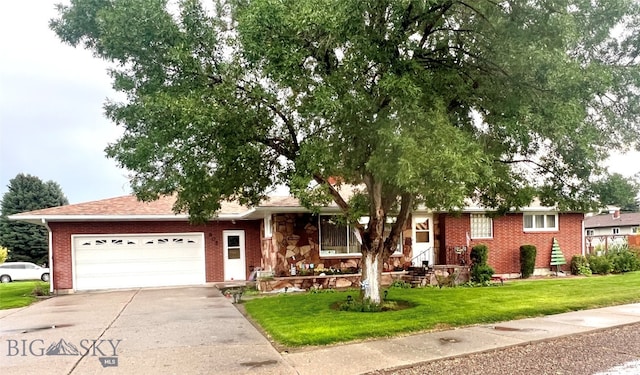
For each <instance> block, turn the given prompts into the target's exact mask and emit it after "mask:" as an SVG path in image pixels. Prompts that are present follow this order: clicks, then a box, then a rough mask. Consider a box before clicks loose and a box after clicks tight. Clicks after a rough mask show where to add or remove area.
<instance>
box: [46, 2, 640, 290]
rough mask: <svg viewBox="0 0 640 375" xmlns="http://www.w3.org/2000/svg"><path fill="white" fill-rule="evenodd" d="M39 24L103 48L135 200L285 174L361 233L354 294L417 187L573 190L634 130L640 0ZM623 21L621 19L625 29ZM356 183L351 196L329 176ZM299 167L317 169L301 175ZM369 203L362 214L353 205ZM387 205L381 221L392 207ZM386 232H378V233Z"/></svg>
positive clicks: (193, 12)
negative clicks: (119, 97)
mask: <svg viewBox="0 0 640 375" xmlns="http://www.w3.org/2000/svg"><path fill="white" fill-rule="evenodd" d="M58 10H59V17H58V18H57V19H54V20H52V21H51V27H52V28H53V30H54V31H55V32H56V33H57V35H58V36H59V37H60V38H61V39H62V41H64V42H66V43H68V44H71V45H73V46H77V45H81V46H83V47H84V48H87V49H89V50H91V51H93V52H94V54H95V55H96V56H97V57H99V58H102V59H105V60H107V61H110V62H112V63H113V69H112V70H111V74H112V76H113V82H114V88H115V89H116V90H119V91H121V92H123V93H124V94H126V100H124V101H123V102H108V103H107V104H106V113H107V116H108V117H109V118H111V119H112V120H113V121H114V122H116V123H117V124H119V125H121V126H123V127H124V134H123V136H122V137H121V138H120V139H119V140H118V141H117V142H116V143H114V144H112V145H110V146H109V148H108V149H107V154H108V155H109V156H110V157H113V158H115V159H116V160H117V161H118V162H119V163H120V165H121V166H123V167H126V168H128V169H129V170H131V171H133V173H134V177H133V180H132V187H133V190H134V192H135V193H136V194H137V195H138V196H139V197H140V198H142V199H154V198H156V197H158V195H161V194H170V193H177V197H178V200H177V203H176V206H175V209H176V210H179V211H188V212H189V214H190V215H191V217H192V218H193V219H194V220H206V219H208V218H210V217H211V216H212V215H214V213H215V211H216V210H217V209H218V208H219V207H220V205H219V204H220V201H221V200H225V199H237V200H239V201H240V202H243V203H248V204H257V203H258V202H259V201H260V199H261V198H263V196H264V194H265V191H267V190H268V189H269V188H270V187H271V186H273V185H274V184H287V185H288V186H289V187H290V189H291V191H292V193H293V194H294V195H295V196H297V197H298V198H300V199H301V201H302V202H303V203H304V204H306V205H309V206H310V207H313V206H316V207H317V206H318V205H320V204H324V203H327V202H329V201H331V200H332V201H335V202H336V203H337V205H338V206H339V207H340V208H341V209H342V211H343V212H344V213H345V217H346V218H347V220H349V221H350V222H351V224H352V225H353V226H354V228H355V229H356V230H357V231H358V232H359V234H360V236H359V237H360V238H361V239H362V247H361V249H362V268H363V269H362V272H363V279H364V280H366V281H367V283H366V287H365V288H364V292H363V296H364V298H369V299H371V300H372V301H373V302H379V301H380V288H379V280H380V273H381V269H382V264H383V260H384V258H385V257H387V256H388V255H389V254H391V253H392V252H393V249H395V246H396V243H397V242H398V241H399V238H400V235H401V229H402V227H403V226H404V225H405V222H406V221H407V219H408V217H409V215H410V212H411V210H412V209H413V208H415V207H416V206H418V205H423V206H426V207H429V208H433V209H456V208H458V207H462V206H463V205H464V200H465V199H466V198H470V199H474V200H476V201H477V202H480V203H483V204H485V205H486V206H489V207H497V208H499V209H509V208H514V207H515V208H517V207H521V206H523V205H526V204H527V203H529V202H530V199H531V198H532V196H533V195H538V196H539V197H541V198H542V199H543V201H544V202H545V203H549V204H554V203H557V204H559V205H560V206H562V207H569V206H578V207H584V204H585V202H591V201H593V200H592V198H593V197H592V196H590V193H589V186H588V184H587V183H588V181H589V180H590V179H591V178H592V175H593V174H597V173H599V172H600V171H601V169H600V167H599V163H598V162H599V160H601V159H602V158H603V157H604V156H605V155H606V154H607V152H608V151H609V150H611V149H616V148H618V147H621V146H622V145H625V144H627V145H628V144H631V145H633V144H635V143H634V142H637V133H638V130H640V129H639V125H638V123H637V122H636V116H637V114H638V97H637V95H636V94H637V92H638V67H637V57H636V56H637V55H638V53H639V51H640V50H639V49H638V47H639V46H638V38H637V33H638V22H639V21H640V19H639V17H638V13H639V11H638V5H637V4H636V2H635V1H633V0H607V1H594V0H512V1H509V0H507V1H491V0H465V1H457V0H423V1H412V0H228V1H225V0H212V1H206V2H205V1H197V0H182V1H178V2H167V1H165V0H138V1H133V0H127V1H119V0H112V1H95V0H72V1H71V5H69V6H59V8H58ZM620 31H622V32H620ZM331 176H339V177H340V179H338V181H341V182H343V183H347V184H351V185H356V186H359V187H360V190H359V194H355V195H354V196H352V197H351V198H348V197H345V196H344V195H343V194H341V190H340V189H339V188H338V186H335V185H332V184H330V183H329V181H331V180H332V179H330V178H329V177H331ZM310 182H312V183H310ZM363 215H364V216H369V218H370V219H369V222H368V224H365V225H363V224H360V223H359V222H358V220H357V218H358V217H360V216H363ZM390 215H393V216H395V217H396V220H395V222H394V224H392V225H391V230H390V231H389V232H388V233H389V235H388V236H386V237H385V236H383V232H385V228H384V227H385V225H389V224H386V223H387V220H386V219H387V216H390ZM385 233H386V232H385Z"/></svg>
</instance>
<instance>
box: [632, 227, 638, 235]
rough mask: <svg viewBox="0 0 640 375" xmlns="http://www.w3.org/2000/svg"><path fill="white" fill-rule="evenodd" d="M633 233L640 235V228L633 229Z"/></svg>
mask: <svg viewBox="0 0 640 375" xmlns="http://www.w3.org/2000/svg"><path fill="white" fill-rule="evenodd" d="M631 233H633V234H638V233H640V227H633V228H631Z"/></svg>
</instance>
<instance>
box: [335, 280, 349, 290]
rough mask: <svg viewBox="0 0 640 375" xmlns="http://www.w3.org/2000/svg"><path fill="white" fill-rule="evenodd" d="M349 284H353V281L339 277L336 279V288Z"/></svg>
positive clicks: (346, 286) (345, 286)
mask: <svg viewBox="0 0 640 375" xmlns="http://www.w3.org/2000/svg"><path fill="white" fill-rule="evenodd" d="M351 285H353V283H352V282H351V281H349V280H347V279H343V278H340V279H337V280H336V288H348V287H350V286H351Z"/></svg>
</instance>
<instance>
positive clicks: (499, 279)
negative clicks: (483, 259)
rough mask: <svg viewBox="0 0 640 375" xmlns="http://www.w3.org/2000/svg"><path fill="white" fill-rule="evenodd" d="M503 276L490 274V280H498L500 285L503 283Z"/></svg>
mask: <svg viewBox="0 0 640 375" xmlns="http://www.w3.org/2000/svg"><path fill="white" fill-rule="evenodd" d="M504 280H505V278H504V277H502V276H498V275H493V276H491V281H500V285H504Z"/></svg>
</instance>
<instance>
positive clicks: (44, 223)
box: [41, 218, 53, 294]
mask: <svg viewBox="0 0 640 375" xmlns="http://www.w3.org/2000/svg"><path fill="white" fill-rule="evenodd" d="M41 220H42V225H44V226H45V228H47V231H49V264H48V266H49V293H50V294H53V233H52V232H51V228H49V224H48V223H47V219H45V218H42V219H41Z"/></svg>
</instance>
